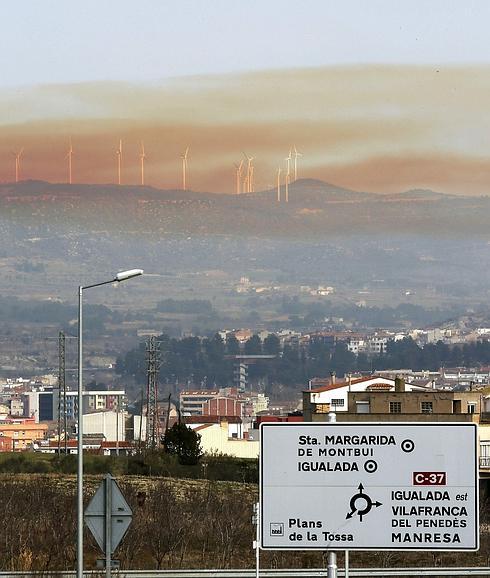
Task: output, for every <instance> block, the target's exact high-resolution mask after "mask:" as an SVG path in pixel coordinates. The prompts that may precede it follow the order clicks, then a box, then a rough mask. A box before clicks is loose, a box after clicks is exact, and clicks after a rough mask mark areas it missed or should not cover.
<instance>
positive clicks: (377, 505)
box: [373, 502, 383, 508]
mask: <svg viewBox="0 0 490 578" xmlns="http://www.w3.org/2000/svg"><path fill="white" fill-rule="evenodd" d="M382 505H383V504H382V503H381V502H373V506H376V507H377V508H378V507H379V506H382Z"/></svg>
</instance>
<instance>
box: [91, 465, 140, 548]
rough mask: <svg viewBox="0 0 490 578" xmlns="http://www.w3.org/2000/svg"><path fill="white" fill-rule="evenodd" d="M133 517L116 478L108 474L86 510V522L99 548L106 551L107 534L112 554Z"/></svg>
mask: <svg viewBox="0 0 490 578" xmlns="http://www.w3.org/2000/svg"><path fill="white" fill-rule="evenodd" d="M132 519H133V512H132V511H131V508H130V507H129V505H128V503H127V502H126V500H125V498H124V496H123V495H122V493H121V490H120V489H119V486H118V485H117V482H116V480H115V479H114V478H113V477H112V476H111V475H110V474H107V475H106V476H105V478H104V480H103V481H102V483H101V484H100V486H99V487H98V489H97V491H96V492H95V495H94V497H93V498H92V499H91V500H90V503H89V505H88V506H87V508H86V510H85V523H86V524H87V526H88V528H89V530H90V531H91V532H92V535H93V537H94V538H95V540H96V541H97V544H98V545H99V548H100V549H101V550H102V551H103V552H106V540H107V539H106V536H108V541H109V543H110V553H111V554H112V553H113V552H114V551H115V549H116V548H117V547H118V545H119V542H120V541H121V540H122V539H123V536H124V534H125V533H126V530H127V529H128V528H129V525H130V524H131V520H132Z"/></svg>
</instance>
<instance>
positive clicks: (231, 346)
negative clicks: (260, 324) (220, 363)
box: [226, 334, 240, 355]
mask: <svg viewBox="0 0 490 578" xmlns="http://www.w3.org/2000/svg"><path fill="white" fill-rule="evenodd" d="M226 353H227V355H240V342H239V341H238V339H237V338H236V337H235V336H234V335H231V334H230V335H227V337H226Z"/></svg>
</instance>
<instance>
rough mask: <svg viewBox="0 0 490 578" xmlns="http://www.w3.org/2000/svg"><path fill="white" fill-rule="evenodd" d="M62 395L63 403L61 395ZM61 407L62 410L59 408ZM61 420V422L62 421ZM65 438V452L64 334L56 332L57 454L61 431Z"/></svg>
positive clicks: (59, 447)
mask: <svg viewBox="0 0 490 578" xmlns="http://www.w3.org/2000/svg"><path fill="white" fill-rule="evenodd" d="M62 395H63V404H62V403H61V396H62ZM62 407H63V411H62V410H61V408H62ZM62 420H63V423H62ZM62 431H63V434H64V439H65V453H66V366H65V334H64V333H63V331H60V332H59V334H58V455H59V454H60V450H61V432H62Z"/></svg>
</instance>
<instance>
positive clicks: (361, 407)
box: [356, 401, 369, 413]
mask: <svg viewBox="0 0 490 578" xmlns="http://www.w3.org/2000/svg"><path fill="white" fill-rule="evenodd" d="M356 413H369V401H356Z"/></svg>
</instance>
